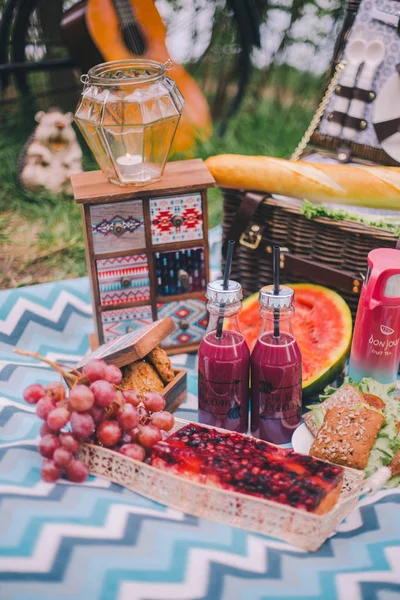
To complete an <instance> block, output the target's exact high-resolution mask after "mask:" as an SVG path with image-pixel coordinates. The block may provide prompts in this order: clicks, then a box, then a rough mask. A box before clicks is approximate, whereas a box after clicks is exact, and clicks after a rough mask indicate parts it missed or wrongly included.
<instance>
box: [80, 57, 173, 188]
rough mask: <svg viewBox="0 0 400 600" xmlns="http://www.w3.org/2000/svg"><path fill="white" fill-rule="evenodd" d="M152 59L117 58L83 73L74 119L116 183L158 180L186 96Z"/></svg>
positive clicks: (100, 165) (124, 183)
mask: <svg viewBox="0 0 400 600" xmlns="http://www.w3.org/2000/svg"><path fill="white" fill-rule="evenodd" d="M165 72H166V65H164V64H162V63H158V62H155V61H152V60H141V59H140V60H133V59H132V60H118V61H113V62H108V63H103V64H101V65H97V66H96V67H93V68H92V69H90V71H89V72H88V74H87V75H83V76H82V83H84V88H83V91H82V95H81V98H80V100H79V103H78V106H77V109H76V112H75V120H76V122H77V124H78V126H79V129H80V130H81V132H82V134H83V136H84V138H85V140H86V142H87V144H88V146H89V148H90V149H91V151H92V152H93V154H94V157H95V159H96V161H97V163H98V165H99V167H100V168H101V170H102V171H103V173H104V175H105V176H106V177H107V178H108V179H109V180H110V181H112V182H113V183H117V184H119V185H132V184H134V185H144V184H149V183H153V182H154V181H158V180H159V179H160V178H161V176H162V174H163V171H164V167H165V163H166V161H167V158H168V154H169V151H170V148H171V144H172V142H173V139H174V135H175V131H176V128H177V126H178V123H179V119H180V116H181V113H182V109H183V103H184V100H183V97H182V95H181V93H180V91H179V90H178V88H177V86H176V84H175V82H174V81H173V80H172V79H170V78H169V77H167V76H166V74H165Z"/></svg>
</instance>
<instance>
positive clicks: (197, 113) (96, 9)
mask: <svg viewBox="0 0 400 600" xmlns="http://www.w3.org/2000/svg"><path fill="white" fill-rule="evenodd" d="M122 1H123V2H125V3H126V5H129V9H127V6H126V5H125V8H124V7H123V8H120V14H119V15H118V13H117V11H116V2H115V0H87V2H86V3H83V2H82V3H80V5H84V6H85V10H84V18H85V27H86V28H87V32H88V33H89V36H90V38H91V41H92V42H93V43H94V46H95V47H96V48H97V50H98V52H99V53H100V55H101V56H102V57H103V60H104V61H106V62H108V61H112V60H122V59H131V58H139V57H140V58H147V59H150V60H155V61H158V62H161V63H165V62H166V61H167V60H168V59H169V53H168V50H167V47H166V44H165V39H166V35H167V32H166V28H165V26H164V23H163V21H162V19H161V17H160V15H159V13H158V11H157V8H156V6H155V4H154V1H153V0H122ZM120 3H121V0H120ZM120 5H121V4H120ZM123 10H125V11H126V10H129V11H130V14H132V13H133V15H134V18H135V21H136V23H137V25H138V27H139V30H140V37H141V38H142V39H143V45H144V47H142V52H141V53H140V54H135V53H134V52H133V51H132V49H130V48H129V47H128V45H127V42H126V41H125V38H124V31H123V26H121V16H122V18H123V15H124V14H125V13H123V12H122V11H123ZM75 13H76V17H75V23H76V18H77V17H78V15H79V19H80V20H82V6H81V10H76V11H75ZM64 21H66V24H67V26H68V27H67V28H68V29H69V32H70V35H68V33H67V28H66V27H65V23H64V22H63V24H62V25H64V39H65V41H66V43H67V45H70V44H69V43H68V38H71V37H72V35H71V34H73V31H74V32H75V33H74V34H73V35H74V36H75V39H74V45H75V47H77V46H79V49H80V51H79V54H80V56H82V55H84V51H83V47H82V42H80V43H77V40H76V33H77V31H78V27H77V25H76V24H75V26H74V27H72V21H73V20H71V18H69V21H68V20H67V19H65V18H64ZM80 30H82V24H81V26H80ZM74 54H75V55H76V54H77V53H76V52H75V53H73V52H72V55H73V56H74ZM81 63H82V61H81ZM86 66H87V65H85V67H86ZM86 70H87V69H86ZM168 74H169V75H170V76H171V78H172V79H173V80H174V81H175V82H176V84H177V86H178V88H179V90H180V92H181V93H182V95H183V97H184V99H185V105H184V109H183V113H182V116H181V119H180V122H179V126H178V129H177V132H176V135H175V140H174V144H173V150H174V151H175V152H185V153H187V152H188V151H189V152H190V150H191V149H192V148H193V146H194V142H195V140H196V139H197V138H200V139H205V138H208V137H209V136H210V135H211V116H210V110H209V106H208V104H207V100H206V99H205V97H204V95H203V93H202V91H201V90H200V88H199V87H198V85H197V83H196V82H195V80H194V79H193V78H192V77H191V76H190V75H189V74H188V73H187V72H186V71H185V69H184V68H183V67H182V66H180V65H177V64H175V65H174V66H173V68H172V69H171V71H170V72H169V73H168Z"/></svg>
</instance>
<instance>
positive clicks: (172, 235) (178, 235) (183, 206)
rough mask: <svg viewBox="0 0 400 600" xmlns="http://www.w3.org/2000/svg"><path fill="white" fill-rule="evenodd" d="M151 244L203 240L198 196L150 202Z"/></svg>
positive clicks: (189, 195)
mask: <svg viewBox="0 0 400 600" xmlns="http://www.w3.org/2000/svg"><path fill="white" fill-rule="evenodd" d="M150 216H151V237H152V241H153V244H170V243H173V242H183V241H189V240H201V239H202V238H203V212H202V206H201V196H200V194H186V195H185V196H167V197H165V198H154V199H152V200H150Z"/></svg>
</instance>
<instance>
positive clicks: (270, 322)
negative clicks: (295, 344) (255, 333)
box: [259, 306, 294, 337]
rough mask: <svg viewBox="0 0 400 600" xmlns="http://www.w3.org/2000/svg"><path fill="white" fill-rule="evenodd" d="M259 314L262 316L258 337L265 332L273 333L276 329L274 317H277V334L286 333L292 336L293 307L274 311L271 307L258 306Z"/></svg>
mask: <svg viewBox="0 0 400 600" xmlns="http://www.w3.org/2000/svg"><path fill="white" fill-rule="evenodd" d="M260 315H261V318H262V326H261V330H260V335H259V337H262V336H263V335H264V334H265V333H274V331H275V329H276V327H275V324H276V317H278V323H279V334H282V333H286V334H288V335H291V336H292V337H294V336H293V329H292V318H293V316H294V309H293V308H281V309H279V312H276V313H275V311H274V309H272V308H264V307H263V306H260Z"/></svg>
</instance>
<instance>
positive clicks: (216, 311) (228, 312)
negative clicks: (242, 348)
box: [206, 302, 242, 333]
mask: <svg viewBox="0 0 400 600" xmlns="http://www.w3.org/2000/svg"><path fill="white" fill-rule="evenodd" d="M207 310H208V313H209V320H208V326H207V331H206V333H210V332H212V331H216V330H217V328H218V324H219V322H220V319H221V318H222V319H223V321H224V323H223V324H224V326H226V319H229V330H230V331H237V332H238V333H242V332H241V329H240V323H239V314H240V311H241V310H242V303H241V302H237V303H236V304H231V305H230V306H224V305H223V304H216V303H214V302H208V304H207Z"/></svg>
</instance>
